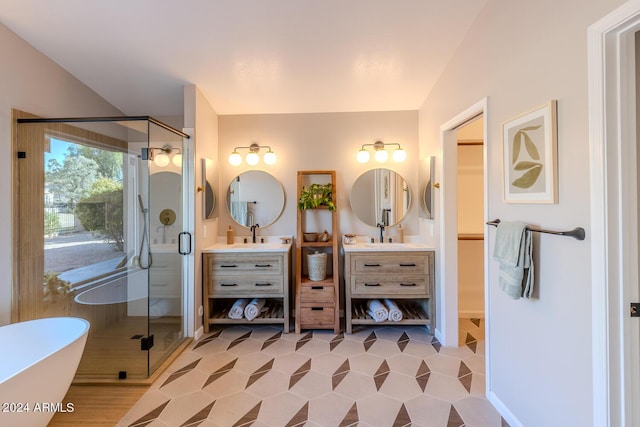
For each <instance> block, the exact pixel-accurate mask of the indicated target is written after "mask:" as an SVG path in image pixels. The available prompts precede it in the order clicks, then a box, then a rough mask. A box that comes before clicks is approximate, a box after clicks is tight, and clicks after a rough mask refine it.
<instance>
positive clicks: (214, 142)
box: [184, 85, 221, 333]
mask: <svg viewBox="0 0 640 427" xmlns="http://www.w3.org/2000/svg"><path fill="white" fill-rule="evenodd" d="M184 105H185V108H184V110H185V113H184V122H185V128H192V129H193V130H194V134H193V140H192V141H190V142H189V143H191V144H194V147H195V178H194V180H195V185H196V186H202V163H201V159H203V158H207V159H209V160H211V166H212V167H213V171H212V172H211V173H210V174H209V173H208V174H209V175H210V176H213V177H216V178H215V179H216V180H217V177H218V175H219V174H218V163H219V162H218V114H217V113H216V112H215V110H214V109H213V107H211V104H209V102H208V101H207V99H206V98H205V97H204V95H203V94H202V92H201V91H200V90H199V89H198V88H197V87H196V86H193V85H188V86H185V90H184ZM216 184H217V183H216ZM203 194H204V193H203V192H197V193H196V195H195V207H194V214H195V221H194V223H195V227H194V258H195V272H194V273H195V274H194V282H193V283H192V284H191V285H192V286H194V287H195V310H194V312H195V328H194V329H195V331H196V333H198V330H199V329H200V328H201V327H202V326H203V325H202V321H203V318H202V316H200V315H199V314H198V308H199V307H200V306H201V305H202V249H203V248H206V247H207V246H211V245H212V244H214V243H215V242H216V238H217V235H218V228H219V227H218V223H219V221H218V218H217V217H214V218H212V219H203V207H202V204H203ZM215 196H216V207H215V209H214V213H215V212H220V206H219V204H220V202H221V199H220V192H219V191H218V192H217V193H216V195H215Z"/></svg>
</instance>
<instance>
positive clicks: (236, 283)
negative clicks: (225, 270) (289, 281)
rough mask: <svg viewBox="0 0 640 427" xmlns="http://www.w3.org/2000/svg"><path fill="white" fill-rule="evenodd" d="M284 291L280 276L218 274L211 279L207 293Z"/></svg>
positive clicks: (276, 292)
mask: <svg viewBox="0 0 640 427" xmlns="http://www.w3.org/2000/svg"><path fill="white" fill-rule="evenodd" d="M283 292H284V286H283V280H282V277H277V276H263V277H246V276H245V277H242V276H218V277H214V278H213V279H211V283H210V284H209V294H211V295H216V296H221V295H224V294H247V295H253V294H272V293H273V294H281V293H283Z"/></svg>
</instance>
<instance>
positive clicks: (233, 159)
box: [229, 150, 242, 166]
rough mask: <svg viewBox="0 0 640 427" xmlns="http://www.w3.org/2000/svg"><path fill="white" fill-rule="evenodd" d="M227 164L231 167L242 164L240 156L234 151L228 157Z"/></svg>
mask: <svg viewBox="0 0 640 427" xmlns="http://www.w3.org/2000/svg"><path fill="white" fill-rule="evenodd" d="M229 163H231V165H232V166H238V165H240V163H242V156H241V155H240V153H238V152H237V151H235V150H234V151H233V153H231V154H230V155H229Z"/></svg>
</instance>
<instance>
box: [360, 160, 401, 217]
mask: <svg viewBox="0 0 640 427" xmlns="http://www.w3.org/2000/svg"><path fill="white" fill-rule="evenodd" d="M350 202H351V209H352V210H353V213H354V214H355V215H356V217H358V219H359V220H360V221H362V222H364V223H365V224H367V225H370V226H372V227H376V226H377V225H378V224H384V225H385V226H392V225H395V224H397V223H399V222H400V221H402V219H403V218H404V217H405V215H406V214H407V212H409V206H410V204H411V193H410V191H409V185H408V184H407V181H405V179H404V178H403V177H402V176H400V175H399V174H397V173H396V172H394V171H392V170H389V169H372V170H369V171H367V172H365V173H363V174H362V175H360V176H359V177H358V179H356V182H354V183H353V187H352V188H351V197H350Z"/></svg>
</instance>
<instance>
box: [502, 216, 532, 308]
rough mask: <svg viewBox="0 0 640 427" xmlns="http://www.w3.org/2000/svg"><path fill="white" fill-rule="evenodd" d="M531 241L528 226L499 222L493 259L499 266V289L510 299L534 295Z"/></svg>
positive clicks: (518, 223) (519, 223)
mask: <svg viewBox="0 0 640 427" xmlns="http://www.w3.org/2000/svg"><path fill="white" fill-rule="evenodd" d="M531 249H532V239H531V230H530V229H529V226H527V225H526V224H523V223H521V222H508V221H501V222H500V223H499V224H498V229H497V231H496V240H495V246H494V248H493V258H494V259H495V260H497V261H498V263H499V264H500V275H499V280H498V285H499V286H500V289H502V290H503V291H504V292H505V293H506V294H507V295H509V296H510V297H511V298H513V299H518V298H521V297H524V298H530V297H531V295H532V294H533V283H534V282H533V279H534V276H533V258H532V256H531Z"/></svg>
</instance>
